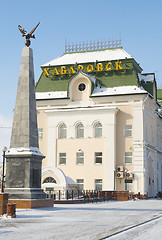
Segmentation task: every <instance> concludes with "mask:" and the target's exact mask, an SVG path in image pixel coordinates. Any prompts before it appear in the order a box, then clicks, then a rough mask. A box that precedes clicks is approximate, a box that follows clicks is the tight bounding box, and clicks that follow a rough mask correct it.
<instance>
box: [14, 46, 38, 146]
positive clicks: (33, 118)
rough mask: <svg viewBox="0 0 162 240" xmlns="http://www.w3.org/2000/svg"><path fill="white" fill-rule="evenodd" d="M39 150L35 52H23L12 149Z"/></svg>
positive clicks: (30, 50)
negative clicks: (34, 148)
mask: <svg viewBox="0 0 162 240" xmlns="http://www.w3.org/2000/svg"><path fill="white" fill-rule="evenodd" d="M31 147H36V148H38V130H37V115H36V101H35V82H34V67H33V51H32V49H31V48H29V47H25V48H23V50H22V58H21V64H20V73H19V81H18V88H17V97H16V105H15V112H14V120H13V126H12V134H11V144H10V148H28V149H29V148H31Z"/></svg>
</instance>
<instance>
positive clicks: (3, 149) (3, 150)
mask: <svg viewBox="0 0 162 240" xmlns="http://www.w3.org/2000/svg"><path fill="white" fill-rule="evenodd" d="M6 151H7V148H6V147H5V146H4V147H3V148H2V152H3V172H2V189H1V192H2V193H3V192H4V167H5V153H6Z"/></svg>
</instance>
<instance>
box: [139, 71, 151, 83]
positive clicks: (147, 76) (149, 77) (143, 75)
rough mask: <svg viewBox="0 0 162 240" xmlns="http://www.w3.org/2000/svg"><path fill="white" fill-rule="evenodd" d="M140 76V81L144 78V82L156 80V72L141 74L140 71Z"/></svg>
mask: <svg viewBox="0 0 162 240" xmlns="http://www.w3.org/2000/svg"><path fill="white" fill-rule="evenodd" d="M138 78H139V80H140V82H141V81H142V80H143V81H144V82H153V81H154V74H153V73H150V74H146V75H145V74H140V73H138Z"/></svg>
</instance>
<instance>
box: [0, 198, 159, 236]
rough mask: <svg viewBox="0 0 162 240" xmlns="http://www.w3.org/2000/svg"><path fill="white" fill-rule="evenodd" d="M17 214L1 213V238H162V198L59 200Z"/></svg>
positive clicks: (19, 211)
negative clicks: (69, 202)
mask: <svg viewBox="0 0 162 240" xmlns="http://www.w3.org/2000/svg"><path fill="white" fill-rule="evenodd" d="M16 215H17V216H16V218H15V219H14V218H6V216H2V217H0V239H4V240H5V239H15V240H19V239H21V240H24V239H34V240H37V239H39V240H40V239H43V240H44V239H55V240H57V239H59V240H60V239H61V240H74V239H77V240H78V239H79V240H91V239H93V240H97V239H113V240H114V239H118V240H122V239H123V240H125V239H126V240H129V239H131V240H132V239H135V240H137V239H138V240H145V239H149V240H152V239H156V240H157V239H162V199H152V200H136V201H127V202H115V201H114V202H111V201H110V202H105V203H91V204H69V205H62V204H60V205H59V204H57V205H55V207H54V208H41V209H30V210H29V209H27V210H26V209H25V210H24V209H17V211H16ZM148 220H150V221H148ZM145 222H146V223H145ZM138 224H139V226H137V225H138ZM140 224H141V225H140ZM133 226H135V227H133ZM131 227H133V228H131ZM128 229H129V230H128ZM123 230H124V231H123ZM122 231H123V232H122ZM119 232H120V233H119ZM114 233H116V235H113V234H114ZM110 235H113V236H111V237H108V236H110ZM107 237H108V238H107Z"/></svg>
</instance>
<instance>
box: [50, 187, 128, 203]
mask: <svg viewBox="0 0 162 240" xmlns="http://www.w3.org/2000/svg"><path fill="white" fill-rule="evenodd" d="M46 194H47V198H53V199H54V200H56V201H70V200H82V201H83V202H84V203H85V202H100V201H109V200H117V201H127V200H128V199H129V192H128V191H90V190H87V191H81V190H78V191H76V190H54V191H48V192H46Z"/></svg>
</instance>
